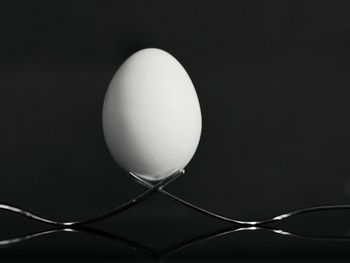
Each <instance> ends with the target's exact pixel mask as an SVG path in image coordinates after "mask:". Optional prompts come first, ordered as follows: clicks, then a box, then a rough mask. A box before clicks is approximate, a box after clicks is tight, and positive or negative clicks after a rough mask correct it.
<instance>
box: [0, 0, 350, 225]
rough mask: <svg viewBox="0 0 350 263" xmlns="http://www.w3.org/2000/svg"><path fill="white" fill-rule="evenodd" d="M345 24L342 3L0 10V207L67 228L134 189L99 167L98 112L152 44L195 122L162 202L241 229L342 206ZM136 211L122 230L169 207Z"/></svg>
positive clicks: (348, 9)
mask: <svg viewBox="0 0 350 263" xmlns="http://www.w3.org/2000/svg"><path fill="white" fill-rule="evenodd" d="M349 13H350V2H348V1H188V0H186V1H185V0H183V1H160V0H159V1H97V0H96V1H16V0H11V1H1V2H0V120H1V126H0V161H1V163H0V164H1V166H0V167H1V173H0V202H2V203H11V204H13V205H16V206H20V207H24V208H26V209H28V210H31V211H33V212H36V213H39V214H40V215H43V216H46V217H51V218H54V219H57V220H72V219H81V218H86V217H89V216H92V215H94V214H96V213H98V212H101V211H104V210H107V209H110V208H112V207H114V206H116V205H118V204H121V203H122V202H123V201H127V200H128V199H129V198H131V197H133V196H134V195H136V194H137V193H140V192H141V191H143V190H144V189H143V188H142V186H139V185H137V184H136V183H135V182H134V181H133V180H131V178H130V176H129V175H128V174H127V173H126V172H124V171H123V170H121V169H120V168H119V167H118V166H117V164H116V163H115V162H114V161H113V159H112V157H111V156H110V154H109V152H108V150H107V148H106V146H105V142H104V138H103V133H102V125H101V113H102V103H103V99H104V94H105V92H106V89H107V87H108V84H109V81H110V80H111V78H112V77H113V75H114V73H115V72H116V70H117V69H118V67H119V66H120V65H121V64H122V63H123V61H124V60H125V59H126V58H127V57H128V56H130V55H131V54H132V53H133V52H136V51H137V50H139V49H142V48H147V47H157V48H161V49H164V50H166V51H168V52H169V53H171V54H172V55H174V56H175V57H176V58H177V59H178V60H179V61H180V62H181V63H182V65H183V66H184V67H185V68H186V70H187V71H188V73H189V75H190V77H191V79H192V81H193V82H194V85H195V87H196V91H197V94H198V97H199V101H200V104H201V108H202V115H203V131H202V137H201V142H200V145H199V148H198V150H197V153H196V154H195V157H194V158H193V160H192V161H191V163H190V164H189V165H188V167H187V170H186V171H187V172H186V174H185V175H184V176H183V177H181V178H179V179H178V180H177V181H175V182H173V183H172V184H171V185H169V187H168V188H167V189H168V190H169V191H171V192H172V193H174V194H176V195H178V196H181V197H183V198H185V199H186V200H189V201H191V202H194V203H196V204H198V205H200V206H202V207H205V208H208V209H210V210H212V211H215V212H218V213H221V214H224V215H227V216H231V217H234V218H237V219H242V220H243V219H244V220H252V219H264V218H267V217H272V216H274V215H277V214H281V213H283V212H287V211H289V210H292V209H296V208H301V207H307V206H313V205H322V204H346V203H348V202H349V199H350V176H349V172H350V167H349V165H348V160H349V147H350V140H349V136H350V125H349V123H350V122H349V121H350V104H349V103H348V101H349V99H350V93H349V91H348V89H349V85H350V75H349V72H350V16H349ZM138 211H139V213H138V216H136V217H132V218H130V219H129V220H131V221H133V222H139V221H140V220H141V221H142V219H143V215H144V214H148V215H149V214H152V215H153V214H155V215H158V216H160V215H161V214H162V213H171V211H172V208H171V207H169V203H168V202H162V201H161V200H159V202H154V203H150V204H149V206H148V207H141V208H140V210H138ZM172 215H173V216H174V217H176V215H177V214H176V213H175V212H174V213H173V214H172Z"/></svg>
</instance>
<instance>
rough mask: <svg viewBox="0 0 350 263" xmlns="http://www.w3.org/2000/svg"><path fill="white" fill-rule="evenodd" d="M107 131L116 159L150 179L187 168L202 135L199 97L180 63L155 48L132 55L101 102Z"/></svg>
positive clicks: (130, 170)
mask: <svg viewBox="0 0 350 263" xmlns="http://www.w3.org/2000/svg"><path fill="white" fill-rule="evenodd" d="M102 119H103V131H104V136H105V140H106V143H107V146H108V148H109V150H110V152H111V154H112V156H113V158H114V159H115V160H116V162H117V163H118V164H119V165H120V166H121V167H122V168H124V169H125V170H127V171H129V172H132V173H133V174H136V175H138V176H140V177H143V178H144V179H147V180H160V179H164V178H166V177H167V176H169V175H171V174H173V173H174V172H176V171H179V170H181V169H183V168H184V167H185V166H186V165H187V164H188V162H189V161H190V160H191V159H192V157H193V155H194V153H195V151H196V149H197V146H198V143H199V139H200V135H201V128H202V119H201V110H200V106H199V102H198V97H197V94H196V91H195V89H194V86H193V84H192V81H191V79H190V77H189V76H188V74H187V72H186V71H185V69H184V68H183V67H182V65H181V64H180V63H179V62H178V61H177V60H176V59H175V58H174V57H173V56H172V55H170V54H169V53H167V52H165V51H163V50H161V49H156V48H147V49H143V50H140V51H138V52H136V53H135V54H133V55H132V56H131V57H129V58H128V59H127V60H126V61H125V62H124V63H123V64H122V65H121V66H120V68H119V69H118V71H117V72H116V74H115V75H114V77H113V79H112V81H111V83H110V85H109V87H108V90H107V93H106V95H105V100H104V105H103V118H102Z"/></svg>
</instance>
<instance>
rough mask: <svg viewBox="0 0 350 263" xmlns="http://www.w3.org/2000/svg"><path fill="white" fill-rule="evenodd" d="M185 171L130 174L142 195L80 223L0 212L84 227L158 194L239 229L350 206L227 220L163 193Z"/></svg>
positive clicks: (7, 207)
mask: <svg viewBox="0 0 350 263" xmlns="http://www.w3.org/2000/svg"><path fill="white" fill-rule="evenodd" d="M184 172H185V171H184V170H181V171H179V172H177V173H175V174H173V175H172V176H170V177H168V178H165V179H164V180H161V181H159V182H157V183H155V184H152V183H150V182H149V181H146V180H145V179H143V178H141V177H139V176H137V175H135V174H132V173H130V174H131V175H132V176H133V178H134V179H135V180H136V181H137V182H138V183H140V184H142V185H144V186H146V187H147V188H148V190H147V191H145V192H143V193H142V194H140V195H139V196H137V197H135V198H134V199H132V200H129V201H128V202H126V203H124V204H122V205H120V206H118V207H116V208H113V209H112V210H109V211H107V212H104V213H102V214H100V215H97V216H95V217H92V218H89V219H85V220H80V221H72V222H60V221H54V220H51V219H46V218H43V217H41V216H37V215H35V214H32V213H30V212H28V211H26V210H23V209H20V208H17V207H14V206H10V205H6V204H0V210H6V211H9V212H12V213H15V214H18V215H21V216H24V217H27V218H30V219H32V220H36V221H40V222H43V223H47V224H51V225H56V226H69V227H71V226H78V225H79V226H81V225H86V224H89V223H92V222H97V221H101V220H103V219H106V218H108V217H111V216H114V215H116V214H118V213H121V212H123V211H125V210H127V209H129V208H131V207H133V206H135V205H136V204H139V203H141V202H143V201H145V200H147V199H149V198H150V197H151V196H153V195H154V194H156V193H160V194H162V195H163V196H165V197H166V198H169V199H171V200H173V201H175V202H178V203H180V204H182V205H184V206H186V207H189V208H191V209H193V210H196V211H198V212H200V213H201V214H204V215H206V216H210V217H213V218H216V219H218V220H221V221H224V222H229V223H233V224H235V225H236V226H237V225H238V226H241V227H249V226H262V225H266V224H268V223H272V222H276V221H281V220H284V219H286V218H291V217H294V216H298V215H301V214H307V213H312V212H318V211H330V210H339V209H350V205H329V206H317V207H310V208H304V209H298V210H294V211H291V212H289V213H285V214H282V215H279V216H275V217H273V218H270V219H266V220H260V221H241V220H236V219H232V218H228V217H224V216H221V215H219V214H215V213H213V212H210V211H208V210H206V209H203V208H201V207H198V206H196V205H194V204H191V203H189V202H187V201H185V200H183V199H181V198H179V197H177V196H175V195H173V194H171V193H169V192H167V191H165V190H164V189H163V188H164V187H165V186H166V185H168V184H169V183H171V182H172V181H173V180H175V179H176V178H177V177H179V176H180V175H182V174H183V173H184Z"/></svg>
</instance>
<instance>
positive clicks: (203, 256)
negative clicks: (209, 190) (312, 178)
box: [0, 195, 350, 262]
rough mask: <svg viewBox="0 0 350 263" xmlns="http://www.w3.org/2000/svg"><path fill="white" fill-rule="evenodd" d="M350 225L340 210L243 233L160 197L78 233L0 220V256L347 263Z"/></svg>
mask: <svg viewBox="0 0 350 263" xmlns="http://www.w3.org/2000/svg"><path fill="white" fill-rule="evenodd" d="M156 208H158V209H156ZM349 219H350V210H349V209H338V210H332V211H321V212H317V211H316V212H312V213H309V214H303V215H300V216H296V217H292V218H289V219H286V220H282V221H279V222H273V223H272V224H267V225H263V226H261V227H251V226H247V227H242V226H239V225H233V224H228V223H222V222H221V221H219V220H216V219H212V218H209V217H206V216H204V215H202V214H199V213H198V212H197V211H193V210H190V209H188V208H186V207H184V206H179V205H178V204H176V203H173V202H170V201H169V200H165V199H164V197H162V196H160V195H159V196H155V197H153V198H152V199H150V200H147V201H146V202H144V203H140V204H139V205H138V206H136V207H134V208H132V209H130V210H127V211H125V212H123V213H120V214H118V215H116V216H114V217H111V218H109V219H107V220H104V221H101V222H98V223H95V224H90V225H87V226H77V227H75V228H50V227H48V226H45V225H42V223H38V222H34V221H30V220H28V219H25V218H21V217H19V216H18V215H14V214H9V213H4V212H3V213H0V223H1V226H0V229H1V239H2V240H3V241H2V242H1V243H0V245H1V246H0V248H1V250H0V257H1V258H2V259H6V260H12V261H21V260H23V261H28V260H45V261H49V262H50V261H52V262H55V261H58V260H63V261H64V260H67V261H69V260H84V261H94V260H96V261H101V260H110V261H116V260H121V259H122V260H130V261H133V260H139V259H144V260H149V261H159V260H164V261H169V262H171V261H186V260H188V261H192V260H198V261H211V260H212V261H215V260H219V259H220V260H224V259H227V260H240V261H248V262H249V261H259V260H267V259H268V260H276V261H278V260H283V259H288V260H298V261H299V260H306V261H310V260H320V259H322V260H329V261H334V260H348V259H349V258H350V226H349V224H348V222H349ZM15 238H19V239H15ZM21 238H22V239H21ZM5 239H7V241H9V244H6V242H5V241H4V240H5Z"/></svg>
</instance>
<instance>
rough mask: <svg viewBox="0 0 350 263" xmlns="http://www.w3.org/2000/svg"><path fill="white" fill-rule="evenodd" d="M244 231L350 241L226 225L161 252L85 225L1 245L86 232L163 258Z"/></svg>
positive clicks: (6, 241)
mask: <svg viewBox="0 0 350 263" xmlns="http://www.w3.org/2000/svg"><path fill="white" fill-rule="evenodd" d="M242 231H268V232H271V233H274V234H278V235H283V236H288V237H294V238H299V239H308V240H317V241H350V236H316V235H305V234H298V233H292V232H287V231H284V230H281V229H275V228H271V227H267V226H259V227H256V226H247V227H237V226H231V227H224V228H221V229H219V230H215V231H212V232H209V233H205V234H201V235H198V236H195V237H192V238H189V239H185V240H183V241H181V242H179V243H176V244H174V245H171V246H169V247H168V248H166V249H163V250H161V251H159V252H156V251H154V250H152V249H150V248H148V247H146V246H145V245H143V244H141V243H139V242H136V241H133V240H131V239H129V238H126V237H122V236H119V235H115V234H113V233H109V232H106V231H103V230H99V229H95V228H91V227H85V226H75V227H70V228H67V227H66V228H64V227H58V228H54V229H50V230H45V231H42V232H37V233H33V234H28V235H25V236H22V237H16V238H11V239H7V240H0V247H2V246H8V245H14V244H15V243H19V242H23V241H26V240H30V239H34V238H38V237H43V236H48V235H52V234H54V233H59V232H71V233H85V234H88V235H95V236H99V237H102V238H105V239H108V240H112V241H116V242H118V243H121V244H124V245H126V246H128V247H130V248H132V249H135V250H137V251H139V252H142V253H143V254H145V255H148V256H150V257H151V258H154V259H162V258H164V257H166V256H168V255H170V254H174V253H176V252H178V251H180V250H182V249H185V248H187V247H190V246H192V245H195V244H199V243H203V242H206V241H209V240H212V239H214V238H218V237H221V236H225V235H229V234H233V233H237V232H242Z"/></svg>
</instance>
